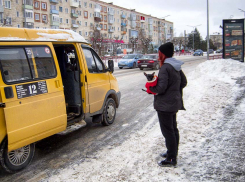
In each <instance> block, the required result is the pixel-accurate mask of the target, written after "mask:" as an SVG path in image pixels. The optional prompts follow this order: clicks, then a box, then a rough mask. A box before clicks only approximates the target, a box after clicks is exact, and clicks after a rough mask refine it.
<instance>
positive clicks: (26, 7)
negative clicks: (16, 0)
mask: <svg viewBox="0 0 245 182" xmlns="http://www.w3.org/2000/svg"><path fill="white" fill-rule="evenodd" d="M22 7H23V9H33V6H32V5H28V4H26V5H24V4H23V6H22Z"/></svg>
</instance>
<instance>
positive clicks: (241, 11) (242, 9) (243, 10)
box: [238, 8, 245, 18]
mask: <svg viewBox="0 0 245 182" xmlns="http://www.w3.org/2000/svg"><path fill="white" fill-rule="evenodd" d="M238 10H240V11H241V12H243V13H244V18H245V11H244V10H243V9H240V8H238Z"/></svg>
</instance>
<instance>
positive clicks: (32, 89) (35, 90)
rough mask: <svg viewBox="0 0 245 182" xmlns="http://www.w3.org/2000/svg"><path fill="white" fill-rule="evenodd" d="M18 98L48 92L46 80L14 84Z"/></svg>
mask: <svg viewBox="0 0 245 182" xmlns="http://www.w3.org/2000/svg"><path fill="white" fill-rule="evenodd" d="M15 87H16V92H17V97H18V99H21V98H24V97H30V96H34V95H39V94H44V93H48V89H47V84H46V81H41V82H35V83H30V84H24V85H16V86H15Z"/></svg>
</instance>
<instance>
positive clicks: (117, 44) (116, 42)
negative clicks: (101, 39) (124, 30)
mask: <svg viewBox="0 0 245 182" xmlns="http://www.w3.org/2000/svg"><path fill="white" fill-rule="evenodd" d="M121 41H122V38H121V39H119V36H118V37H114V41H113V42H112V47H113V51H112V55H113V56H115V55H116V54H117V49H118V47H120V45H121Z"/></svg>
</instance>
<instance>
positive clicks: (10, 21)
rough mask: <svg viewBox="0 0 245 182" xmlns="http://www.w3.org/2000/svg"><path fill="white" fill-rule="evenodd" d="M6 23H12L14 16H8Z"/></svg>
mask: <svg viewBox="0 0 245 182" xmlns="http://www.w3.org/2000/svg"><path fill="white" fill-rule="evenodd" d="M6 25H12V18H11V17H6Z"/></svg>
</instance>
